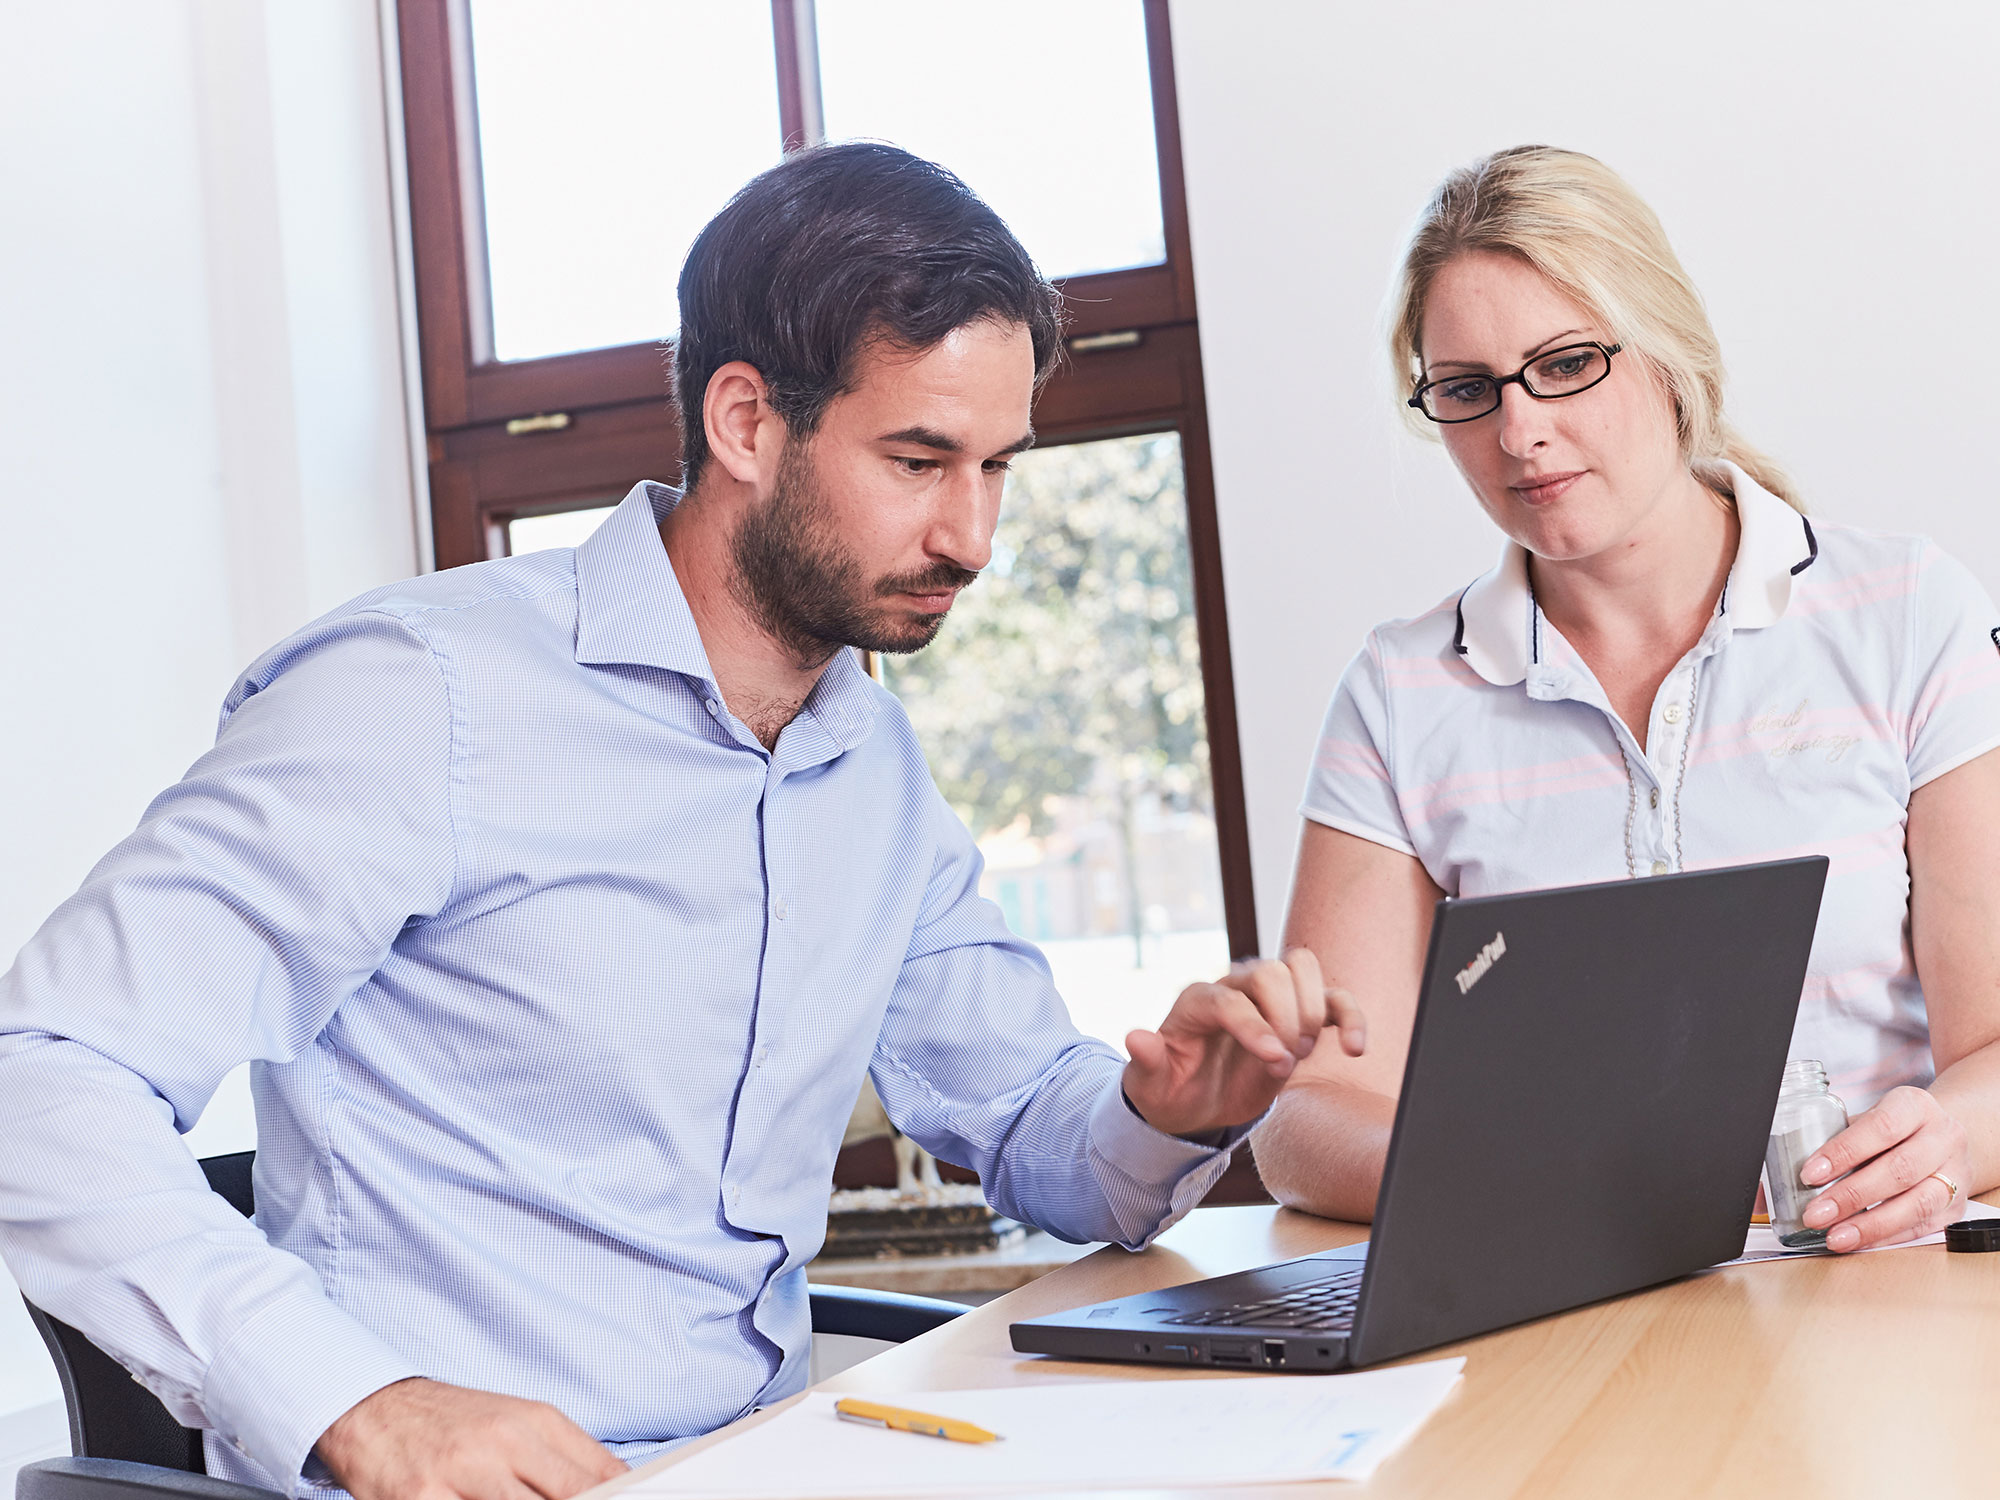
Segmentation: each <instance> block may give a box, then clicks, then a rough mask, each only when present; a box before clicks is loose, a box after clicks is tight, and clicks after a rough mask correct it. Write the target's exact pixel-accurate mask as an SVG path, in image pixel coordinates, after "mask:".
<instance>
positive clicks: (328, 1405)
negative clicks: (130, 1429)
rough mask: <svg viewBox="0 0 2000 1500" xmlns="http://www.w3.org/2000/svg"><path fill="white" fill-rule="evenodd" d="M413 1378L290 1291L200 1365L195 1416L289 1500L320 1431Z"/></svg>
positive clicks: (352, 1328)
mask: <svg viewBox="0 0 2000 1500" xmlns="http://www.w3.org/2000/svg"><path fill="white" fill-rule="evenodd" d="M423 1373H424V1372H423V1371H422V1370H419V1369H418V1368H417V1367H416V1366H415V1365H413V1364H411V1363H410V1361H409V1360H408V1359H406V1358H404V1357H403V1356H402V1355H401V1354H398V1353H397V1352H396V1351H395V1350H394V1349H392V1348H390V1347H389V1345H388V1344H387V1343H385V1342H384V1341H383V1340H382V1339H381V1338H380V1337H379V1336H377V1335H376V1334H374V1333H373V1332H371V1331H370V1330H369V1329H367V1328H366V1327H364V1326H362V1324H360V1323H359V1322H357V1321H356V1320H355V1319H354V1318H353V1317H351V1316H350V1315H349V1314H347V1313H345V1312H342V1311H341V1310H340V1309H339V1308H338V1307H335V1306H334V1305H333V1303H332V1302H330V1301H328V1300H327V1298H326V1297H325V1296H324V1295H321V1294H319V1293H317V1292H314V1293H299V1294H295V1295H291V1296H287V1297H285V1298H284V1299H282V1300H280V1301H277V1302H274V1303H272V1304H271V1305H270V1306H268V1307H266V1308H264V1309H263V1311H261V1312H259V1313H258V1314H257V1315H256V1316H255V1317H253V1318H251V1320H250V1321H249V1322H248V1323H246V1324H244V1325H243V1327H242V1328H240V1329H238V1330H237V1333H236V1336H235V1337H234V1338H232V1339H231V1340H230V1341H229V1342H228V1343H227V1344H225V1345H223V1347H222V1349H221V1350H220V1351H219V1352H218V1353H217V1354H216V1356H215V1358H214V1359H213V1360H211V1361H210V1362H209V1366H208V1378H207V1379H206V1381H205V1382H204V1383H203V1386H202V1411H203V1413H204V1415H206V1417H207V1418H208V1422H209V1425H210V1426H211V1427H212V1428H213V1429H214V1430H215V1432H216V1433H217V1435H218V1436H219V1437H220V1438H221V1439H222V1441H224V1442H226V1443H228V1444H229V1445H230V1446H231V1447H233V1448H235V1449H236V1450H237V1451H238V1452H239V1453H241V1454H243V1455H244V1457H246V1458H248V1459H249V1460H250V1461H251V1462H252V1463H254V1464H257V1465H258V1466H259V1467H261V1468H262V1469H264V1470H265V1472H266V1473H268V1474H269V1475H270V1476H271V1479H272V1482H273V1483H274V1484H275V1485H276V1486H277V1487H278V1488H279V1489H280V1490H282V1491H283V1492H284V1493H285V1494H287V1495H293V1494H297V1493H298V1489H299V1475H300V1471H301V1470H302V1469H304V1467H305V1465H306V1461H307V1460H308V1459H309V1458H311V1457H312V1449H313V1444H315V1443H317V1442H318V1441H319V1440H320V1437H321V1435H322V1434H324V1433H325V1431H326V1430H327V1428H329V1427H331V1426H332V1425H333V1424H334V1422H335V1421H336V1420H338V1419H339V1418H340V1417H341V1416H343V1415H344V1414H345V1413H346V1412H348V1411H349V1410H351V1409H352V1408H353V1407H354V1406H356V1405H357V1404H358V1403H360V1402H361V1401H363V1400H365V1399H366V1398H367V1397H369V1396H372V1395H374V1394H375V1392H377V1391H379V1390H381V1389H382V1387H384V1386H386V1385H393V1384H395V1382H397V1381H398V1380H407V1379H409V1378H410V1377H411V1376H420V1375H422V1374H423Z"/></svg>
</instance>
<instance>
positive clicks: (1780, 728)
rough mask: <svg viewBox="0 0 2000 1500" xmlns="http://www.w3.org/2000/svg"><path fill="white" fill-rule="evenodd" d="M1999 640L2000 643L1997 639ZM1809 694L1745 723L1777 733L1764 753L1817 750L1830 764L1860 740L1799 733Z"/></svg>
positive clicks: (1756, 730)
mask: <svg viewBox="0 0 2000 1500" xmlns="http://www.w3.org/2000/svg"><path fill="white" fill-rule="evenodd" d="M1996 644H2000V643H1996ZM1811 705H1812V700H1811V699H1809V698H1801V699H1799V706H1798V707H1797V708H1795V709H1793V710H1792V711H1791V712H1790V713H1788V714H1759V715H1758V716H1757V717H1756V718H1754V719H1752V720H1751V721H1750V722H1749V724H1748V725H1746V726H1745V727H1746V728H1747V729H1748V731H1749V732H1750V733H1751V734H1753V735H1759V734H1775V735H1777V736H1778V741H1777V743H1776V744H1774V745H1769V746H1767V747H1765V752H1764V753H1765V754H1767V755H1769V756H1770V757H1771V758H1772V759H1773V760H1775V759H1777V758H1778V757H1780V756H1785V755H1805V754H1808V753H1809V752H1811V751H1814V750H1824V751H1825V752H1826V759H1827V764H1829V765H1831V764H1833V763H1834V762H1836V761H1838V760H1839V759H1840V758H1841V757H1842V756H1844V755H1845V754H1847V752H1848V751H1850V750H1852V749H1853V748H1854V747H1855V746H1856V745H1858V744H1860V743H1861V738H1860V736H1859V735H1852V734H1796V733H1794V732H1793V731H1795V730H1796V729H1797V728H1798V727H1799V725H1800V724H1802V723H1803V722H1804V721H1805V717H1806V710H1807V709H1808V708H1809V707H1811Z"/></svg>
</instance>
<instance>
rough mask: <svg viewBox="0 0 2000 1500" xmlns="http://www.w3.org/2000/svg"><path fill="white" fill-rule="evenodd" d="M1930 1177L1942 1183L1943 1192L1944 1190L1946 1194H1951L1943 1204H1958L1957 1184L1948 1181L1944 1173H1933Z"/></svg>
mask: <svg viewBox="0 0 2000 1500" xmlns="http://www.w3.org/2000/svg"><path fill="white" fill-rule="evenodd" d="M1931 1176H1933V1177H1935V1178H1936V1179H1937V1180H1938V1181H1939V1182H1941V1183H1943V1184H1944V1190H1945V1191H1946V1192H1947V1193H1950V1194H1951V1196H1950V1197H1949V1198H1947V1199H1946V1200H1945V1202H1946V1203H1948V1204H1949V1203H1956V1202H1958V1184H1957V1183H1955V1182H1953V1181H1952V1180H1951V1179H1950V1178H1949V1177H1947V1176H1945V1175H1944V1173H1942V1172H1933V1173H1931Z"/></svg>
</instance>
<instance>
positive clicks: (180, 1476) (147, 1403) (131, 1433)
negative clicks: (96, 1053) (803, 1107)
mask: <svg viewBox="0 0 2000 1500" xmlns="http://www.w3.org/2000/svg"><path fill="white" fill-rule="evenodd" d="M255 1157H256V1153H255V1152H254V1151H242V1152H238V1153H237V1154H236V1155H234V1156H211V1157H209V1158H208V1159H207V1160H205V1161H203V1162H202V1164H201V1169H202V1171H203V1172H205V1173H207V1174H208V1183H209V1186H210V1187H212V1188H214V1189H215V1191H216V1192H218V1193H220V1194H221V1195H222V1196H223V1197H224V1198H225V1199H227V1200H228V1201H229V1204H230V1206H231V1207H232V1208H234V1209H235V1210H236V1211H237V1212H238V1213H240V1214H242V1215H243V1216H244V1217H245V1218H248V1217H249V1216H250V1213H251V1211H252V1209H253V1208H254V1207H255V1206H256V1204H255V1199H254V1198H253V1196H252V1192H251V1186H250V1164H251V1162H252V1161H253V1160H254V1159H255ZM808 1296H809V1297H810V1299H811V1302H812V1327H813V1332H814V1333H842V1334H848V1335H851V1336H853V1337H855V1338H866V1339H882V1340H885V1341H887V1342H889V1343H892V1344H900V1343H902V1342H904V1341H905V1340H906V1339H913V1338H915V1337H916V1336H917V1335H918V1334H920V1333H928V1332H930V1331H931V1329H933V1328H937V1327H940V1326H942V1325H943V1324H945V1323H948V1322H950V1321H951V1320H952V1319H953V1318H955V1317H958V1316H959V1315H960V1314H961V1313H963V1312H964V1311H965V1310H966V1309H965V1308H963V1307H961V1306H960V1305H959V1304H957V1303H956V1302H942V1301H939V1300H938V1299H936V1298H934V1297H909V1296H905V1295H903V1294H902V1293H900V1292H871V1291H864V1290H863V1289H861V1288H859V1287H843V1286H816V1287H813V1288H811V1290H810V1291H809V1293H808ZM28 1315H29V1316H30V1317H32V1318H33V1319H34V1320H35V1327H36V1328H38V1329H40V1330H41V1334H42V1341H43V1342H44V1343H46V1344H47V1345H48V1346H49V1357H50V1358H51V1359H53V1360H54V1361H55V1362H56V1374H57V1376H58V1377H59V1378H60V1379H61V1381H62V1393H63V1405H64V1407H65V1408H67V1410H68V1412H69V1445H70V1452H71V1453H72V1454H73V1455H74V1456H73V1457H70V1458H50V1459H44V1460H43V1461H42V1462H40V1463H33V1464H29V1465H28V1466H27V1467H26V1468H24V1469H22V1470H21V1472H20V1476H19V1477H18V1478H17V1479H16V1480H15V1481H14V1494H15V1500H279V1497H278V1495H277V1494H276V1492H275V1491H272V1490H263V1489H258V1488H256V1487H255V1486H254V1485H247V1484H233V1483H231V1482H230V1481H228V1480H226V1479H216V1478H214V1477H212V1476H211V1475H210V1474H209V1473H208V1471H207V1466H206V1464H205V1463H204V1461H203V1457H202V1445H201V1433H200V1432H199V1431H195V1430H192V1429H190V1428H186V1427H183V1426H181V1424H180V1423H178V1422H176V1421H175V1420H174V1419H173V1418H172V1417H171V1416H169V1415H168V1414H167V1409H166V1408H165V1407H164V1406H162V1405H161V1404H160V1402H159V1398H157V1397H156V1396H154V1395H153V1393H152V1392H151V1391H149V1390H147V1389H146V1388H145V1387H144V1386H142V1385H141V1384H139V1382H138V1381H136V1380H134V1379H133V1378H132V1377H131V1375H130V1374H128V1373H127V1372H126V1369H125V1367H124V1366H123V1365H121V1364H119V1363H118V1361H117V1360H115V1359H113V1358H112V1357H111V1356H110V1355H108V1354H106V1353H105V1352H104V1351H103V1350H102V1349H100V1348H98V1347H97V1345H95V1344H93V1343H91V1341H90V1340H89V1339H87V1338H85V1337H84V1336H83V1335H82V1334H81V1333H78V1332H77V1331H76V1330H75V1329H74V1328H72V1327H70V1326H69V1325H68V1324H67V1323H64V1322H60V1321H59V1320H57V1319H55V1318H52V1317H50V1316H49V1315H48V1314H47V1313H45V1312H43V1311H42V1310H41V1309H40V1308H39V1307H37V1306H35V1304H34V1303H32V1302H30V1303H29V1304H28Z"/></svg>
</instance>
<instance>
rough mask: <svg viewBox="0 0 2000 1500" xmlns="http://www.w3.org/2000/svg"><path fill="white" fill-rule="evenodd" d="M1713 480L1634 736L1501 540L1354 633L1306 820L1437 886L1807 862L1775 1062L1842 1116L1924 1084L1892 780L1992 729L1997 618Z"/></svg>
mask: <svg viewBox="0 0 2000 1500" xmlns="http://www.w3.org/2000/svg"><path fill="white" fill-rule="evenodd" d="M1731 472H1732V474H1733V476H1734V480H1735V488H1736V504H1737V514H1738V516H1739V518H1740V520H1741V523H1742V534H1741V540H1740V541H1739V543H1738V546H1737V552H1736V561H1735V563H1734V565H1733V566H1732V567H1731V569H1730V572H1729V579H1728V582H1727V583H1726V584H1725V585H1724V588H1723V594H1722V599H1721V602H1720V604H1719V606H1718V608H1717V610H1716V616H1715V619H1714V620H1713V621H1712V622H1711V623H1710V625H1709V627H1708V629H1707V630H1706V631H1705V632H1704V633H1703V635H1702V638H1701V640H1700V641H1699V642H1697V643H1696V645H1695V646H1694V648H1693V649H1692V650H1690V651H1689V652H1688V653H1687V655H1686V656H1684V657H1683V658H1682V659H1681V660H1680V662H1679V663H1678V664H1677V665H1676V666H1675V668H1674V670H1673V671H1672V672H1671V673H1669V674H1668V676H1667V680H1666V681H1665V682H1664V683H1662V684H1661V686H1660V691H1659V693H1658V695H1657V696H1656V697H1655V698H1654V700H1653V708H1652V718H1651V720H1650V721H1649V723H1648V725H1647V748H1646V749H1645V750H1641V749H1640V748H1639V744H1638V741H1637V740H1636V739H1635V738H1634V737H1633V735H1632V733H1631V731H1630V730H1628V729H1627V728H1626V727H1625V725H1624V724H1622V723H1621V722H1620V721H1619V719H1618V715H1617V714H1616V712H1615V711H1614V710H1613V709H1612V707H1611V704H1610V701H1609V700H1608V699H1607V698H1606V697H1605V694H1604V690H1603V688H1602V687H1600V686H1599V685H1598V682H1597V679H1596V678H1595V676H1593V675H1592V673H1591V670H1590V668H1589V667H1587V666H1585V665H1584V663H1583V660H1582V658H1581V657H1579V656H1578V655H1577V653H1576V651H1575V650H1574V649H1573V648H1572V647H1571V646H1570V644H1569V643H1568V642H1567V641H1565V640H1564V639H1563V637H1562V635H1561V633H1560V632H1559V631H1557V630H1556V628H1555V627H1554V626H1552V625H1551V624H1550V623H1549V622H1548V619H1547V617H1546V616H1545V615H1543V614H1542V612H1541V609H1540V607H1539V606H1538V605H1537V604H1536V603H1535V600H1534V596H1533V593H1532V591H1531V589H1530V587H1529V582H1528V566H1527V556H1528V555H1527V552H1526V551H1525V550H1524V549H1523V548H1521V547H1520V546H1518V545H1517V544H1514V543H1511V542H1510V543H1509V544H1508V545H1507V547H1506V549H1505V551H1504V552H1503V553H1502V555H1501V558H1500V562H1499V565H1498V566H1497V567H1495V568H1494V569H1493V571H1492V572H1490V573H1487V574H1485V575H1484V576H1482V577H1480V578H1479V579H1477V580H1476V581H1475V582H1473V583H1472V584H1471V586H1470V587H1468V588H1466V589H1465V590H1464V591H1463V592H1462V593H1455V594H1453V595H1451V596H1450V597H1449V598H1447V599H1446V600H1445V601H1444V602H1443V603H1441V604H1440V605H1438V607H1437V608H1436V609H1433V610H1432V611H1431V612H1430V613H1429V614H1427V615H1423V616H1420V617H1419V618H1417V619H1414V620H1396V621H1392V622H1390V623H1389V624H1386V625H1382V626H1380V627H1378V628H1377V629H1376V630H1374V631H1373V632H1372V633H1371V634H1370V635H1369V637H1368V641H1367V644H1366V645H1365V646H1364V647H1363V648H1362V650H1361V653H1360V654H1359V655H1358V656H1356V657H1355V659H1354V660H1353V662H1352V663H1351V664H1350V665H1349V666H1348V669H1347V672H1346V674H1345V675H1344V676H1343V677H1342V678H1341V682H1340V686H1339V688H1338V689H1337V690H1336V691H1335V693H1334V697H1333V703H1332V706H1331V707H1330V708H1329V709H1328V710H1327V715H1326V724H1325V728H1324V729H1323V731H1322V733H1321V737H1320V743H1319V752H1318V755H1317V757H1316V760H1315V763H1314V766H1313V771H1312V775H1311V777H1310V779H1309V780H1308V782H1307V786H1306V797H1305V803H1304V806H1303V807H1302V809H1301V811H1302V812H1303V813H1304V814H1305V816H1306V817H1308V818H1310V819H1312V820H1313V821H1314V822H1316V823H1323V824H1325V825H1326V826H1328V827H1330V828H1338V829H1341V830H1343V831H1345V832H1347V833H1351V834H1356V835H1358V836H1360V837H1361V838H1365V839H1369V840H1372V841H1373V842H1375V843H1378V844H1383V845H1386V846H1387V847H1389V848H1391V849H1399V850H1402V851H1403V852H1404V853H1406V854H1414V855H1415V856H1416V857H1417V858H1418V859H1420V860H1422V861H1423V864H1424V868H1425V869H1426V870H1428V871H1429V872H1430V876H1431V879H1433V880H1434V881H1436V882H1437V884H1438V885H1439V887H1440V888H1441V889H1443V890H1444V891H1445V892H1446V893H1447V894H1449V895H1454V896H1484V895H1491V894H1494V893H1497V892H1504V891H1521V890H1533V889H1536V888H1538V887H1545V886H1554V885H1573V884H1580V883H1583V882H1588V881H1599V880H1614V879H1617V878H1618V877H1620V876H1640V875H1649V874H1651V875H1661V874H1665V873H1667V872H1668V871H1670V870H1682V869H1687V870H1699V869H1704V868H1709V867H1713V866H1716V865H1730V864H1743V863H1748V862H1751V861H1755V860H1766V859H1781V858H1787V857H1790V856H1793V855H1800V854H1825V855H1827V856H1828V857H1829V859H1830V860H1831V868H1830V870H1829V872H1828V878H1827V885H1826V897H1825V901H1824V904H1823V905H1822V906H1821V909H1820V919H1819V929H1818V931H1817V933H1816V934H1815V936H1814V939H1813V950H1812V959H1811V963H1810V965H1809V967H1808V970H1807V977H1806V983H1805V991H1804V994H1803V996H1802V998H1801V1003H1800V1011H1799V1022H1798V1029H1797V1031H1796V1033H1795V1034H1794V1036H1793V1038H1792V1053H1791V1055H1792V1056H1794V1057H1815V1058H1818V1059H1820V1060H1821V1061H1822V1062H1824V1063H1825V1064H1826V1067H1827V1072H1828V1074H1829V1076H1830V1077H1831V1079H1832V1082H1833V1086H1834V1090H1835V1092H1836V1093H1839V1094H1840V1095H1841V1096H1842V1097H1843V1098H1844V1099H1845V1100H1846V1101H1847V1104H1848V1107H1849V1109H1850V1110H1856V1109H1861V1108H1865V1107H1866V1106H1868V1105H1869V1104H1872V1103H1873V1102H1874V1101H1875V1100H1876V1099H1877V1098H1879V1097H1880V1096H1881V1095H1882V1094H1883V1093H1885V1092H1886V1091H1887V1090H1889V1089H1891V1088H1894V1087H1895V1086H1897V1085H1898V1084H1903V1083H1915V1084H1925V1083H1928V1082H1929V1081H1930V1080H1931V1077H1932V1075H1933V1068H1932V1063H1931V1055H1930V1034H1929V1028H1928V1025H1927V1022H1926V1018H1925V1012H1924V997H1923V991H1922V989H1921V988H1920V987H1919V985H1918V983H1917V974H1916V966H1915V963H1914V962H1913V960H1912V957H1911V951H1910V877H1909V864H1908V861H1907V858H1906V856H1905V853H1904V846H1903V837H1904V827H1905V822H1906V819H1907V816H1908V808H1909V801H1910V793H1911V792H1912V791H1913V790H1915V789H1916V788H1917V787H1920V786H1922V785H1923V784H1924V783H1925V782H1927V781H1930V780H1932V779H1933V778H1934V777H1938V776H1942V775H1943V774H1944V773H1945V772H1947V771H1949V770H1951V769H1953V768H1954V767H1956V766H1960V765H1963V764H1964V763H1965V762H1967V761H1969V760H1971V759H1973V758H1974V757H1975V756H1978V755H1981V754H1984V753H1985V752H1986V751H1988V750H1991V749H1993V748H1995V747H1996V746H2000V611H1996V610H1995V609H1994V607H1993V603H1992V601H1991V600H1990V599H1989V598H1988V597H1987V594H1986V591H1985V590H1984V589H1983V588H1981V587H1980V585H1979V584H1978V582H1977V581H1975V580H1974V578H1973V577H1972V575H1971V574H1970V573H1969V572H1967V571H1966V569H1965V568H1964V567H1962V566H1960V565H1959V564H1958V563H1957V562H1955V561H1953V560H1952V559H1951V558H1949V557H1947V556H1946V555H1945V554H1944V553H1943V552H1941V551H1940V550H1939V549H1938V548H1937V546H1936V545H1935V544H1933V543H1932V542H1930V541H1929V540H1927V539H1925V538H1922V537H1902V536H1882V535H1878V534H1876V533H1873V532H1868V531H1862V530H1859V529H1857V528H1854V527H1851V526H1840V525H1836V524H1834V523H1832V522H1829V521H1824V520H1815V521H1810V522H1809V521H1807V520H1806V519H1805V518H1804V517H1802V516H1801V515H1800V514H1799V513H1798V512H1797V511H1795V510H1793V509H1792V508H1791V507H1790V506H1788V505H1786V504H1785V503H1784V502H1783V501H1782V500H1779V499H1778V498H1777V497H1776V496H1774V495H1772V494H1770V493H1769V492H1768V491H1766V490H1764V489H1762V488H1761V487H1759V486H1758V485H1757V484H1756V483H1755V481H1753V480H1752V479H1751V478H1750V477H1749V476H1748V475H1746V474H1745V473H1743V471H1742V470H1740V469H1735V468H1734V467H1733V466H1732V469H1731ZM1690 938H1691V939H1698V938H1699V934H1690Z"/></svg>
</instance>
